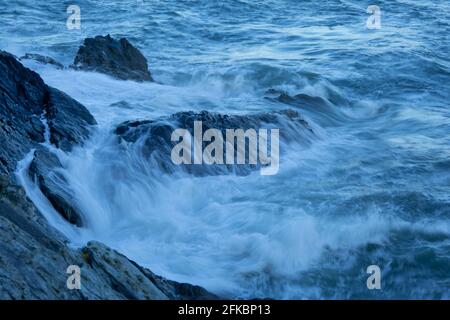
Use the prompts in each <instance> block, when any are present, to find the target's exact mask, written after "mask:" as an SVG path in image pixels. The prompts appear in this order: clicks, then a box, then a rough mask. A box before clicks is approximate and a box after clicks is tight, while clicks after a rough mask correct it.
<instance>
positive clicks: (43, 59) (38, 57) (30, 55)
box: [20, 53, 64, 69]
mask: <svg viewBox="0 0 450 320" xmlns="http://www.w3.org/2000/svg"><path fill="white" fill-rule="evenodd" d="M20 60H34V61H37V62H39V63H42V64H51V65H53V66H55V67H56V68H57V69H64V66H63V65H62V64H61V63H59V62H58V61H56V60H55V59H53V58H51V57H47V56H43V55H40V54H37V53H26V54H25V55H24V56H22V57H20Z"/></svg>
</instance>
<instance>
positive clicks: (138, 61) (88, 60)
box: [73, 35, 153, 81]
mask: <svg viewBox="0 0 450 320" xmlns="http://www.w3.org/2000/svg"><path fill="white" fill-rule="evenodd" d="M73 67H74V68H75V69H79V70H86V71H96V72H101V73H105V74H108V75H111V76H113V77H116V78H118V79H121V80H135V81H153V79H152V76H151V74H150V72H149V71H148V64H147V59H146V58H145V57H144V56H143V55H142V53H141V52H140V51H139V50H138V49H136V48H135V47H134V46H133V45H132V44H131V43H130V42H129V41H128V40H127V39H125V38H122V39H120V40H115V39H113V38H111V36H110V35H107V36H106V37H103V36H96V37H95V38H87V39H85V40H84V44H83V45H82V46H81V47H80V49H79V50H78V53H77V55H76V57H75V61H74V64H73Z"/></svg>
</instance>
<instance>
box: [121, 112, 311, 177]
mask: <svg viewBox="0 0 450 320" xmlns="http://www.w3.org/2000/svg"><path fill="white" fill-rule="evenodd" d="M194 121H202V125H203V131H206V130H208V129H211V128H214V129H218V130H220V131H221V132H222V134H223V135H224V136H225V130H226V129H243V130H247V129H250V128H253V129H259V128H263V127H264V128H281V129H280V139H281V140H283V141H285V142H289V141H290V140H293V139H302V138H305V137H306V136H308V135H311V134H312V133H313V131H312V129H311V128H310V126H309V125H308V123H307V122H306V121H305V120H304V119H303V118H302V117H301V116H300V114H299V113H298V112H296V111H294V110H291V109H287V110H282V111H276V112H264V113H258V114H250V115H226V114H218V113H213V112H208V111H202V112H198V113H197V112H192V111H189V112H179V113H175V114H173V115H171V116H169V117H162V118H160V119H156V120H143V121H126V122H124V123H122V124H120V125H119V126H117V128H116V130H115V133H116V135H117V136H118V137H119V138H120V140H121V141H125V142H126V146H127V147H132V148H137V150H135V151H136V152H139V153H140V154H142V155H143V156H144V157H146V158H151V159H152V160H154V161H155V162H156V163H157V164H158V165H159V167H160V169H161V170H163V171H165V172H167V173H173V172H174V171H175V165H174V164H173V163H172V160H171V150H172V148H173V147H174V146H175V144H177V143H178V142H172V141H171V134H172V132H173V131H174V130H175V129H177V128H182V129H187V130H188V131H189V132H190V133H191V134H192V135H193V128H194ZM304 140H305V142H306V141H307V139H304ZM206 144H207V143H205V142H203V148H204V147H205V146H206ZM225 150H226V147H225V143H224V152H225ZM234 151H235V153H236V149H234ZM225 153H226V152H225ZM246 162H247V163H248V153H246ZM177 167H180V168H183V170H184V171H185V172H187V173H189V174H193V175H196V176H203V175H221V174H229V173H234V174H237V175H247V174H249V173H250V172H251V171H253V170H256V169H258V168H260V165H259V164H257V165H253V164H246V165H230V164H225V165H222V164H213V165H204V164H190V165H181V166H177Z"/></svg>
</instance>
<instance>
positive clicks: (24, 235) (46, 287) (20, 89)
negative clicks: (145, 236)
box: [0, 50, 217, 300]
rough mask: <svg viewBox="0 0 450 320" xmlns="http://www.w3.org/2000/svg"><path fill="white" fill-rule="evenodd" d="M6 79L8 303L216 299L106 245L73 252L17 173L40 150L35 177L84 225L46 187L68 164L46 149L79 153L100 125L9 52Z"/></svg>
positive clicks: (0, 159)
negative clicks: (76, 279)
mask: <svg viewBox="0 0 450 320" xmlns="http://www.w3.org/2000/svg"><path fill="white" fill-rule="evenodd" d="M0 74H1V75H2V76H1V77H0V141H1V144H0V299H1V300H3V299H216V298H217V296H215V295H214V294H212V293H210V292H208V291H206V290H205V289H203V288H201V287H198V286H193V285H190V284H182V283H177V282H174V281H170V280H167V279H164V278H162V277H159V276H157V275H155V274H154V273H152V272H151V271H150V270H148V269H145V268H143V267H141V266H139V265H138V264H137V263H135V262H133V261H131V260H129V259H128V258H127V257H125V256H124V255H122V254H120V253H118V252H117V251H114V250H112V249H110V248H108V247H107V246H105V245H103V244H101V243H99V242H89V243H88V244H87V245H86V246H85V247H84V248H81V249H74V248H71V247H69V246H68V240H67V239H66V238H65V237H64V236H63V235H62V234H61V233H59V232H58V231H57V230H56V229H54V228H53V227H51V226H50V225H49V224H48V223H47V221H46V220H45V218H44V217H43V216H42V214H41V213H40V212H39V211H38V209H37V208H36V207H35V205H34V204H33V203H32V202H31V201H30V200H29V199H28V198H27V196H26V194H25V191H24V189H23V188H22V187H21V186H20V185H19V184H18V183H17V181H16V178H15V175H14V171H15V169H16V167H17V162H18V161H20V160H22V159H23V158H24V157H25V156H26V155H27V154H28V153H29V152H30V151H31V150H33V149H34V150H35V152H34V159H33V163H32V165H31V168H30V171H31V172H29V174H30V176H31V177H32V178H34V179H36V180H37V181H38V182H39V185H40V187H41V189H42V184H43V185H44V186H45V187H47V189H48V190H47V191H45V192H44V191H43V192H44V194H46V195H47V197H48V198H49V201H50V202H51V203H52V204H53V206H54V207H55V209H56V210H58V211H59V212H60V214H61V215H62V216H63V217H65V218H66V219H68V220H69V221H70V220H71V219H72V221H71V222H72V223H77V222H79V223H80V224H82V223H81V221H78V220H77V217H74V216H69V217H68V216H67V215H69V214H75V213H76V208H69V207H68V206H70V204H68V203H62V202H61V201H60V200H58V199H59V198H58V197H57V196H56V195H57V193H58V190H55V189H53V188H54V186H52V184H51V182H52V180H48V181H47V180H46V179H48V178H49V177H50V176H51V174H52V172H53V169H54V168H57V167H58V166H60V164H59V162H58V161H57V159H55V158H53V157H52V154H51V153H50V152H48V150H47V148H46V146H45V144H46V143H47V144H48V143H49V144H51V145H52V146H53V147H55V148H59V149H61V150H65V151H69V150H71V148H73V147H74V146H75V145H78V144H80V143H83V140H84V139H86V138H87V137H88V136H89V130H90V127H91V126H93V125H95V123H96V122H95V119H94V118H93V117H92V115H91V114H90V113H89V112H88V110H87V109H86V108H84V107H83V106H82V105H81V104H80V103H78V102H77V101H75V100H74V99H72V98H70V97H69V96H67V95H66V94H64V93H62V92H61V91H58V90H56V89H54V88H51V87H49V86H47V85H46V84H45V83H44V82H43V80H42V79H41V77H40V76H39V75H38V74H37V73H35V72H33V71H31V70H29V69H27V68H25V67H24V66H23V65H22V64H21V63H20V62H19V61H17V60H16V58H15V57H14V56H13V55H11V54H9V53H6V52H4V51H1V50H0ZM46 124H47V125H46ZM48 135H50V137H48ZM46 136H47V137H48V139H45V137H46ZM46 140H48V141H46ZM43 190H45V188H43ZM53 193H54V196H53V197H51V194H53ZM49 195H50V196H49ZM64 215H66V216H64ZM70 265H76V266H79V267H80V270H81V289H79V290H77V289H75V290H69V289H68V287H67V279H68V274H67V273H66V271H67V268H68V267H69V266H70Z"/></svg>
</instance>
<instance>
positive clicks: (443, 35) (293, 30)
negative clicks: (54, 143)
mask: <svg viewBox="0 0 450 320" xmlns="http://www.w3.org/2000/svg"><path fill="white" fill-rule="evenodd" d="M75 2H76V4H78V5H79V6H80V7H81V16H82V21H81V30H67V29H66V18H67V14H66V8H67V6H68V5H70V4H74V3H72V2H69V1H62V2H61V1H56V0H47V1H31V0H15V1H6V0H1V1H0V25H1V29H0V47H1V49H3V50H8V51H10V52H12V53H14V54H16V55H21V54H23V53H25V52H37V53H41V54H46V55H50V56H52V57H54V58H56V59H57V60H59V61H61V62H63V63H64V64H66V65H69V64H70V63H71V62H72V60H73V57H74V56H75V53H76V50H77V48H78V46H79V45H80V43H81V41H82V39H84V38H85V37H88V36H94V35H98V34H103V35H105V34H108V33H109V34H111V35H112V36H114V37H127V38H129V39H130V41H131V42H133V43H134V44H135V45H136V46H137V47H139V49H140V50H142V52H143V53H144V55H145V56H146V57H147V58H148V60H149V64H150V69H151V71H152V74H153V76H154V78H155V79H156V80H157V83H146V84H139V83H135V82H131V81H118V80H114V79H112V78H109V77H107V76H104V75H100V74H96V73H86V72H76V71H73V70H57V69H55V68H52V67H51V66H43V65H39V64H37V63H33V62H31V61H27V62H25V63H26V65H27V66H28V67H30V68H32V69H34V70H36V71H37V72H39V73H40V74H41V75H42V77H43V78H44V80H45V81H46V82H47V83H48V84H49V85H52V86H54V87H57V88H59V89H61V90H63V91H65V92H66V93H68V94H69V95H71V96H72V97H74V98H76V99H77V100H79V101H80V102H82V103H83V104H84V105H85V106H87V107H88V109H89V110H90V111H91V112H92V113H93V115H94V116H95V117H96V119H97V121H98V122H99V125H98V128H96V129H94V132H93V136H92V138H91V139H90V140H89V141H88V142H87V143H86V145H85V146H83V147H82V148H78V149H76V150H74V151H73V152H72V153H71V154H67V155H66V154H61V155H60V156H61V158H62V159H63V163H64V165H65V168H66V169H65V170H64V174H65V176H66V177H67V179H68V181H69V182H70V185H71V188H72V189H73V190H74V197H73V199H72V200H73V201H75V202H76V203H77V206H78V207H79V208H80V210H81V211H82V212H83V214H84V217H85V219H86V221H87V227H86V228H84V229H81V230H78V229H74V230H72V231H73V232H68V231H67V228H72V227H70V226H65V228H63V229H64V230H65V232H66V234H68V235H70V238H71V239H72V241H73V243H74V244H82V243H83V242H85V241H87V240H89V239H98V240H101V241H103V242H105V243H107V244H108V245H110V246H112V247H114V248H116V249H118V250H120V251H121V252H123V253H125V254H126V255H127V256H129V257H130V258H132V259H134V260H136V261H137V262H139V263H141V264H143V265H145V266H147V267H149V268H151V269H152V270H153V271H154V272H156V273H159V274H161V275H163V276H166V277H169V278H171V279H174V280H177V281H185V282H190V283H194V284H198V285H202V286H204V287H206V288H207V289H209V290H211V291H213V292H216V293H218V294H221V295H223V296H226V297H230V298H264V297H270V298H283V299H291V298H447V299H448V298H450V160H449V157H450V147H449V145H450V144H449V143H450V136H449V132H450V109H449V97H450V94H449V92H450V88H449V84H450V59H449V56H448V52H450V39H449V31H450V27H449V24H450V3H449V2H448V1H446V0H438V1H429V0H419V1H413V0H402V1H383V0H378V1H376V3H372V1H370V2H369V1H356V0H354V1H352V0H340V1H323V2H320V1H293V0H262V1H246V0H226V1H215V0H212V1H211V0H199V1H175V0H168V1H157V0H152V1H150V0H149V1H146V0H142V1H134V0H123V1H118V0H117V1H113V0H96V1H93V0H92V1H90V0H77V1H75ZM371 4H377V5H378V6H379V7H380V8H381V12H382V16H381V29H378V30H369V29H367V28H366V19H367V18H368V16H369V14H368V13H367V12H366V9H367V7H368V5H371ZM273 90H276V91H277V92H284V93H286V94H289V95H291V96H294V95H296V94H304V95H305V96H304V97H307V98H305V99H302V100H298V101H296V102H293V103H290V104H288V103H287V102H286V101H285V102H284V103H283V102H280V101H276V100H274V99H267V97H269V96H270V95H271V92H273ZM118 102H121V103H118ZM287 107H290V108H294V109H296V110H298V111H299V112H300V113H301V114H302V115H303V116H304V117H305V119H307V121H309V122H310V123H311V124H312V126H313V127H314V130H315V133H316V137H315V139H314V141H312V142H311V144H310V145H309V146H297V145H295V146H294V145H291V146H289V145H287V146H283V149H284V150H283V155H282V158H281V167H280V172H279V174H278V175H276V176H271V177H262V176H260V175H259V174H258V173H257V172H255V173H254V174H251V175H250V176H247V177H236V176H232V175H230V176H212V177H201V178H193V177H185V176H176V177H175V176H167V175H164V174H163V173H161V172H155V170H154V169H153V168H152V166H151V165H150V164H148V163H144V162H145V161H143V159H140V158H139V155H138V154H136V153H133V152H122V151H121V150H119V148H118V147H117V146H116V145H115V144H114V142H113V141H112V140H113V137H112V136H113V134H112V129H113V128H114V126H115V125H117V124H118V123H120V122H122V121H124V120H133V119H143V118H145V119H153V118H155V117H158V116H162V115H169V114H172V113H175V112H178V111H186V110H195V111H199V110H209V111H217V112H222V113H235V114H239V113H251V112H257V111H270V110H279V109H285V108H287ZM280 130H283V128H280ZM299 139H302V137H299ZM32 198H33V200H35V201H36V203H40V202H43V201H42V199H38V198H39V196H38V195H36V194H35V193H33V196H32ZM44 202H45V201H44ZM41 209H42V210H50V209H49V208H48V206H41ZM372 264H376V265H379V266H380V268H381V270H382V289H381V290H368V289H367V287H366V279H367V277H368V275H367V274H366V268H367V266H369V265H372Z"/></svg>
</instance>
